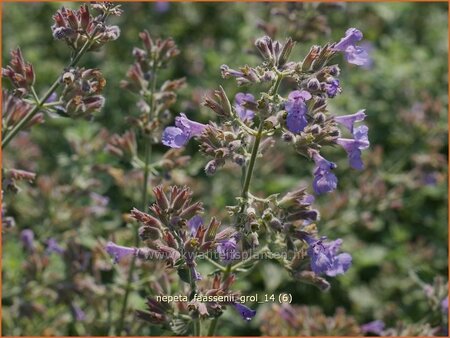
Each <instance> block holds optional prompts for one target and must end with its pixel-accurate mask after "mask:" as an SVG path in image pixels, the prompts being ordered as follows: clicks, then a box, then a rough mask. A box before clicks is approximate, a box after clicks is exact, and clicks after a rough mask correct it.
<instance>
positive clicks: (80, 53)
mask: <svg viewBox="0 0 450 338" xmlns="http://www.w3.org/2000/svg"><path fill="white" fill-rule="evenodd" d="M106 17H107V14H105V15H104V16H103V17H102V18H101V19H100V21H102V22H103V21H104V20H105V19H106ZM99 29H100V25H97V26H96V27H95V29H94V31H93V32H92V35H91V36H90V37H89V39H87V40H86V42H85V43H84V45H83V47H81V49H80V50H79V51H78V52H77V54H76V55H75V56H74V58H73V59H72V61H71V62H70V64H69V66H68V68H72V67H75V66H76V65H77V63H78V61H80V59H81V57H82V56H83V55H84V54H86V52H87V50H88V49H89V48H90V47H91V43H92V42H93V40H94V37H95V34H96V33H97V32H98V30H99ZM61 79H62V74H61V75H59V76H58V78H57V79H56V81H55V82H53V84H52V85H51V87H50V88H49V90H47V92H46V93H45V94H44V96H43V97H42V98H41V99H37V97H36V105H35V106H34V107H33V109H31V110H30V112H29V113H28V114H27V115H26V116H25V117H24V118H23V119H22V120H20V122H19V123H17V125H16V126H15V127H14V128H13V129H12V130H11V131H10V132H9V133H7V134H5V135H4V137H3V140H2V150H3V149H5V148H6V146H7V145H8V144H9V142H11V140H12V139H13V137H14V136H16V134H17V133H18V132H19V131H20V130H22V129H23V128H24V127H25V126H26V124H27V123H28V122H29V121H30V120H31V119H32V118H33V116H34V115H35V114H36V113H37V112H38V111H39V110H40V109H42V107H43V106H44V104H45V101H47V99H48V98H49V97H50V95H52V94H53V92H54V91H55V90H56V88H57V87H58V86H59V84H60V83H61ZM32 93H33V94H35V92H34V88H32Z"/></svg>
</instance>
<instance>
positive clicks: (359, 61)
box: [345, 46, 372, 67]
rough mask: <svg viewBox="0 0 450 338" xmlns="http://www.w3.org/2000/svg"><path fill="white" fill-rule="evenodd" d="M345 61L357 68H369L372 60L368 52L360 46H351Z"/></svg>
mask: <svg viewBox="0 0 450 338" xmlns="http://www.w3.org/2000/svg"><path fill="white" fill-rule="evenodd" d="M345 59H346V60H347V62H348V63H351V64H354V65H356V66H363V67H369V66H370V65H371V63H372V59H371V58H370V56H369V53H367V51H366V50H365V49H364V48H362V47H359V46H349V47H347V49H346V50H345Z"/></svg>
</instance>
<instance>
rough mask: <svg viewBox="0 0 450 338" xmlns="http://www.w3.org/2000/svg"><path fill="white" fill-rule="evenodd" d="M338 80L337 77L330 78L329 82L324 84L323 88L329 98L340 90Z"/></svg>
mask: <svg viewBox="0 0 450 338" xmlns="http://www.w3.org/2000/svg"><path fill="white" fill-rule="evenodd" d="M339 84H340V82H339V80H337V79H333V80H331V81H330V82H329V83H327V84H325V90H326V91H327V95H328V97H329V98H333V97H335V96H336V95H337V94H338V93H340V92H341V87H340V85H339Z"/></svg>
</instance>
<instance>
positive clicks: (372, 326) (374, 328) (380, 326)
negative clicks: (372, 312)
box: [361, 320, 385, 336]
mask: <svg viewBox="0 0 450 338" xmlns="http://www.w3.org/2000/svg"><path fill="white" fill-rule="evenodd" d="M384 325H385V324H384V322H383V321H382V320H374V321H373V322H369V323H366V324H363V325H361V330H362V332H363V333H364V334H366V333H374V334H376V335H378V336H380V335H381V334H382V333H383V330H384Z"/></svg>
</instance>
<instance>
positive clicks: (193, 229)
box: [187, 215, 203, 237]
mask: <svg viewBox="0 0 450 338" xmlns="http://www.w3.org/2000/svg"><path fill="white" fill-rule="evenodd" d="M202 224H203V219H202V218H201V216H200V215H195V216H194V217H192V218H191V219H190V220H189V221H188V222H187V225H188V228H189V232H190V234H191V237H194V236H195V235H196V234H197V230H198V228H200V226H201V225H202Z"/></svg>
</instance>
